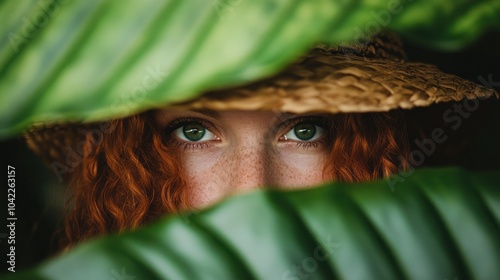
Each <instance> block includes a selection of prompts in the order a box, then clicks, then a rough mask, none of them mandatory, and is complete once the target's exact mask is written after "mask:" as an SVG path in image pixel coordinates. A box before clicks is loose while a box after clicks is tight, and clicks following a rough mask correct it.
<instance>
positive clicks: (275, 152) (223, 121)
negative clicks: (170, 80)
mask: <svg viewBox="0 0 500 280" xmlns="http://www.w3.org/2000/svg"><path fill="white" fill-rule="evenodd" d="M218 113H219V114H220V118H217V119H215V118H212V117H207V116H206V115H203V114H201V113H198V112H191V111H171V112H169V111H167V110H165V111H162V113H161V114H163V119H164V120H163V122H167V121H171V120H172V119H175V118H179V117H185V116H191V117H197V118H198V117H199V118H204V119H207V120H208V121H210V122H211V123H212V124H213V125H214V127H215V129H216V131H213V130H214V129H212V130H211V131H212V132H213V133H214V135H216V136H218V137H219V140H218V141H209V143H210V145H209V147H206V148H201V149H197V148H195V149H184V148H182V147H179V148H178V149H179V151H178V153H179V154H180V156H181V162H182V165H183V167H184V170H185V172H186V174H187V178H188V182H187V183H188V187H187V194H188V199H189V201H188V203H189V204H190V206H191V207H194V208H202V207H205V206H208V205H210V204H213V203H214V202H217V201H219V200H220V199H222V198H224V197H227V196H230V195H234V194H238V193H242V192H247V191H250V190H254V189H258V188H262V187H277V188H294V187H295V188H296V187H303V186H310V185H315V184H319V183H322V182H324V181H325V180H326V179H325V178H324V177H323V169H324V166H325V158H326V154H327V148H326V147H325V145H324V144H323V143H321V144H319V145H316V146H314V147H312V146H311V147H304V146H301V145H298V142H297V141H290V140H287V141H280V137H282V136H283V134H284V133H286V132H287V131H276V129H273V128H274V127H275V124H276V123H277V122H279V121H280V120H279V117H277V115H276V114H275V113H272V112H253V111H227V112H218ZM186 114H187V115H186ZM160 122H161V121H160Z"/></svg>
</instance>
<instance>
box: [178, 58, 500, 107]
mask: <svg viewBox="0 0 500 280" xmlns="http://www.w3.org/2000/svg"><path fill="white" fill-rule="evenodd" d="M492 96H496V97H497V98H499V94H498V93H497V92H495V91H494V90H492V89H488V88H486V87H483V86H481V85H478V84H475V83H473V82H471V81H468V80H465V79H462V78H460V77H457V76H455V75H451V74H446V73H443V72H441V71H440V70H439V69H438V68H437V67H435V66H433V65H428V64H423V63H412V62H405V61H403V60H391V59H381V58H366V57H360V56H356V55H345V54H343V55H341V54H331V53H328V51H325V50H318V49H316V50H314V51H313V52H311V53H310V54H309V55H307V56H305V57H303V58H302V59H301V61H299V62H297V63H295V64H292V65H291V66H289V67H288V68H287V69H286V70H285V71H283V72H281V73H280V74H279V75H277V76H274V77H272V78H269V79H266V80H263V81H259V82H257V83H253V84H250V85H245V86H241V87H237V88H233V89H227V90H219V91H213V92H208V93H206V94H204V95H202V96H200V97H198V98H196V99H194V100H191V101H187V102H182V103H178V104H173V105H171V106H170V107H172V108H178V109H210V110H279V111H286V112H291V113H306V112H326V113H353V112H382V111H389V110H392V109H396V108H402V109H410V108H413V107H424V106H429V105H431V104H434V103H439V102H448V101H460V100H462V99H464V98H468V99H477V98H481V99H483V98H489V97H492Z"/></svg>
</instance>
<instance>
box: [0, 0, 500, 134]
mask: <svg viewBox="0 0 500 280" xmlns="http://www.w3.org/2000/svg"><path fill="white" fill-rule="evenodd" d="M0 18H2V23H3V24H2V26H1V27H0V34H1V37H0V46H1V48H0V137H6V136H9V135H13V134H15V133H19V132H20V131H21V130H22V129H25V128H26V127H27V126H28V125H29V124H30V123H32V122H39V121H46V122H52V121H57V122H60V121H69V120H73V121H74V120H85V121H95V120H102V119H105V118H109V117H120V116H126V115H130V114H133V113H136V112H138V111H141V110H146V109H150V108H153V107H158V106H162V105H165V104H167V103H170V102H175V101H181V100H186V99H188V98H192V97H195V96H196V95H198V94H200V93H201V92H203V91H206V90H210V89H216V88H221V87H228V86H233V85H237V84H242V83H246V82H249V81H253V80H256V79H259V78H262V77H265V76H269V75H271V74H273V73H276V72H277V71H279V70H280V69H281V68H282V67H284V66H285V65H287V64H288V63H290V62H291V61H292V60H293V59H295V58H296V57H297V56H299V55H300V54H302V53H304V52H305V51H306V50H307V49H308V48H309V47H310V46H311V45H313V44H314V43H317V42H320V41H322V42H325V41H326V42H331V43H340V42H344V41H349V40H353V39H356V38H358V37H361V36H365V35H370V33H372V32H377V31H379V30H380V29H382V28H392V29H394V30H396V31H398V32H399V33H401V34H403V35H405V36H407V37H408V38H409V39H413V40H416V41H418V42H420V43H423V44H427V45H430V46H432V47H436V48H444V49H456V48H458V47H462V46H464V45H465V44H467V43H470V42H471V41H473V40H474V39H475V38H477V36H479V35H480V34H481V33H482V32H483V31H485V30H486V29H487V28H490V27H494V26H496V27H497V28H498V27H499V26H500V2H499V1H496V0H483V1H452V0H445V1H432V0H420V1H419V0H413V1H410V0H408V1H389V2H387V1H384V0H356V1H350V0H349V1H348V0H343V1H333V0H309V1H291V0H273V1H269V0H254V1H245V0H214V1H207V0H198V1H196V0H190V1H174V0H171V1H152V0H150V1H125V2H124V1H99V0H88V1H68V0H59V1H55V0H54V1H38V2H36V4H35V3H34V2H31V1H14V0H11V1H3V2H2V3H1V4H0Z"/></svg>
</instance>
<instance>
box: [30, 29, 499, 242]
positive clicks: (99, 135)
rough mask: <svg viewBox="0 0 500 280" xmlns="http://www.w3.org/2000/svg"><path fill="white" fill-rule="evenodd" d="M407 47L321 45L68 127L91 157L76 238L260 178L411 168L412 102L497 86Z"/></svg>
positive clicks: (369, 176)
mask: <svg viewBox="0 0 500 280" xmlns="http://www.w3.org/2000/svg"><path fill="white" fill-rule="evenodd" d="M403 58H404V53H403V51H402V49H401V43H400V42H399V41H398V40H397V38H395V37H394V36H393V35H390V34H381V35H379V36H377V37H374V38H373V39H372V40H371V41H368V42H362V43H359V44H355V45H350V46H344V47H335V48H325V47H319V48H316V49H314V50H312V51H311V52H310V53H309V54H308V55H306V56H305V57H303V58H302V59H301V60H300V61H298V62H296V63H295V64H293V65H291V66H290V67H288V68H287V69H286V70H285V71H283V72H282V73H280V74H279V75H277V76H275V77H272V78H269V79H267V80H263V81H260V82H257V83H254V84H251V85H246V86H242V87H239V88H234V89H229V90H222V91H217V92H210V93H206V94H204V95H203V96H201V97H200V98H198V99H196V100H191V101H188V102H184V103H181V104H174V105H170V106H168V107H159V108H157V109H156V110H152V111H149V112H145V113H141V114H138V115H135V116H131V117H128V118H125V119H118V120H113V121H111V122H110V123H109V124H108V125H107V126H106V129H95V127H99V125H87V126H86V127H87V128H86V130H85V131H87V132H84V133H83V135H81V134H80V135H79V136H75V133H74V132H75V131H77V132H78V131H80V132H81V131H83V130H79V129H74V128H73V129H68V130H67V131H69V132H71V133H69V134H71V135H72V136H67V135H66V136H64V137H65V139H73V140H65V141H67V142H66V143H69V144H68V145H70V146H72V147H76V146H78V147H76V148H75V150H78V151H79V154H80V155H81V161H79V162H78V164H76V165H75V166H74V169H73V170H72V172H68V175H69V178H68V180H69V181H70V182H71V185H72V187H73V188H72V192H73V193H72V194H71V196H70V203H69V205H70V208H71V212H70V214H69V215H68V218H67V222H66V235H67V239H68V241H67V244H68V245H73V244H75V243H77V242H80V241H82V240H85V239H87V238H90V237H93V236H98V235H103V234H106V233H109V232H114V231H123V230H126V229H130V228H136V227H138V226H140V225H142V224H144V223H147V222H150V221H153V220H155V219H157V218H159V217H161V216H164V215H166V214H168V213H174V212H178V211H182V210H186V209H187V210H189V209H199V208H203V207H206V206H208V205H210V204H212V203H214V202H217V201H219V200H220V199H222V198H224V197H227V196H229V195H232V194H236V193H240V192H244V191H247V190H251V189H256V188H261V187H277V188H285V189H291V188H296V187H301V186H312V185H317V184H320V183H322V182H325V181H329V180H337V181H345V182H360V181H370V180H375V179H379V178H384V177H387V176H390V175H391V174H394V173H396V172H397V171H398V170H405V169H407V168H408V166H409V161H410V141H409V140H408V134H407V128H406V126H405V122H404V120H403V117H402V115H401V111H400V110H401V109H408V108H412V107H415V106H428V105H430V104H433V103H436V102H446V101H453V100H455V101H457V100H460V99H462V98H464V97H466V98H477V97H487V96H491V95H493V94H494V93H493V92H492V91H489V90H487V89H485V88H482V87H480V86H476V85H474V84H473V83H471V82H468V81H464V80H461V79H459V78H457V77H454V76H451V75H447V74H444V73H441V72H439V71H438V70H437V69H436V68H435V67H432V66H429V65H425V64H419V63H406V62H404V61H403V60H402V59H403ZM457 81H458V83H457ZM454 83H455V84H454ZM380 111H383V112H380ZM101 127H102V125H101ZM92 128H94V129H93V130H92ZM59 131H61V130H60V129H59ZM62 131H63V132H66V130H62ZM88 131H95V133H88ZM37 133H38V134H41V133H49V134H50V133H51V132H47V130H45V131H44V132H32V133H31V136H29V137H28V140H29V143H30V145H31V146H32V147H33V148H34V149H35V150H38V151H40V150H41V149H40V148H39V143H37V142H42V141H37V139H39V138H40V137H39V136H37ZM64 134H68V133H64ZM51 135H53V132H52V134H51ZM49 139H52V138H49ZM75 139H76V140H75ZM78 139H83V140H82V141H80V142H78ZM77 142H78V143H80V144H81V145H75V143H77ZM63 143H64V142H63ZM66 153H67V152H66ZM56 154H57V153H56ZM62 154H63V156H62V158H64V156H65V154H64V152H63V153H62ZM66 158H67V156H66ZM63 161H64V160H57V159H55V157H52V159H51V160H50V161H49V163H51V165H52V166H54V163H58V162H63Z"/></svg>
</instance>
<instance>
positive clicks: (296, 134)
mask: <svg viewBox="0 0 500 280" xmlns="http://www.w3.org/2000/svg"><path fill="white" fill-rule="evenodd" d="M323 134H324V130H323V128H321V127H320V126H318V125H315V124H314V123H312V122H309V121H305V122H300V123H298V124H296V125H295V126H294V127H293V128H292V129H291V130H290V131H288V132H287V133H286V134H285V135H284V137H285V139H286V140H295V141H304V142H307V141H314V140H316V139H318V138H320V137H321V136H323Z"/></svg>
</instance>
